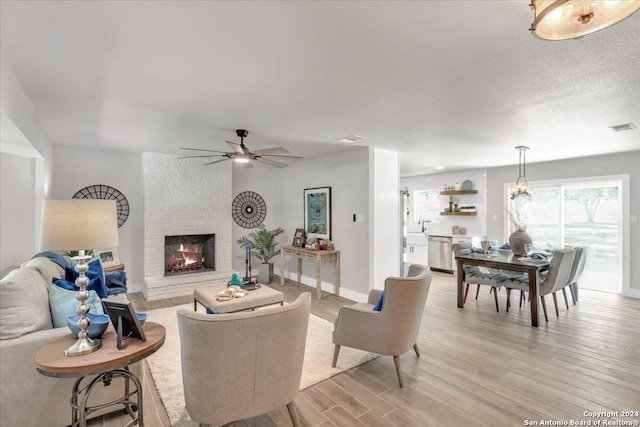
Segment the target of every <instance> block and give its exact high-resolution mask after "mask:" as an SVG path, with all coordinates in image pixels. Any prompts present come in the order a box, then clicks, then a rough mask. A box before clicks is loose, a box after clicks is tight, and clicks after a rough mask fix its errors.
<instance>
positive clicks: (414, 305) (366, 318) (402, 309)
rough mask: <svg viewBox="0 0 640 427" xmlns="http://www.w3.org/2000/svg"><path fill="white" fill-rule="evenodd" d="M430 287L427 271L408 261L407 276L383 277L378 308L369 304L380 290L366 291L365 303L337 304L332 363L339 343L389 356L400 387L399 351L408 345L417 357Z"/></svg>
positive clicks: (378, 294) (335, 361)
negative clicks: (380, 304) (376, 309)
mask: <svg viewBox="0 0 640 427" xmlns="http://www.w3.org/2000/svg"><path fill="white" fill-rule="evenodd" d="M430 287H431V271H430V270H428V268H427V267H424V266H420V265H415V264H412V265H411V266H409V271H408V273H407V277H387V279H386V280H385V281H384V302H383V304H382V307H381V309H380V311H374V310H373V308H374V306H375V305H376V303H378V302H379V300H380V295H381V294H382V292H383V291H382V290H379V289H374V290H371V291H370V292H369V299H368V301H367V303H358V304H355V305H351V306H345V307H340V310H339V311H338V318H337V319H336V321H335V323H334V331H333V343H334V344H335V348H334V352H333V364H332V365H331V366H333V367H334V368H335V366H336V364H337V362H338V355H339V353H340V346H343V345H344V346H347V347H351V348H357V349H359V350H364V351H370V352H372V353H378V354H383V355H387V356H393V361H394V362H395V366H396V374H397V376H398V383H399V384H400V387H403V386H404V381H403V379H402V370H401V368H400V355H402V354H404V353H406V352H407V351H409V350H410V349H411V348H412V347H413V350H414V351H415V353H416V356H417V357H420V350H419V349H418V343H417V339H418V332H419V330H420V323H421V321H422V314H423V312H424V307H425V303H426V301H427V295H429V288H430Z"/></svg>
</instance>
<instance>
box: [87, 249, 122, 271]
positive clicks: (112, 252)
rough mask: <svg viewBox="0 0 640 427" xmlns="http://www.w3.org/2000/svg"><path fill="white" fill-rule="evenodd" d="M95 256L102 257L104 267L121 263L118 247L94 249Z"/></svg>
mask: <svg viewBox="0 0 640 427" xmlns="http://www.w3.org/2000/svg"><path fill="white" fill-rule="evenodd" d="M93 252H94V256H96V257H98V258H100V262H101V263H102V267H113V266H115V265H119V264H120V258H119V257H118V248H106V249H94V250H93Z"/></svg>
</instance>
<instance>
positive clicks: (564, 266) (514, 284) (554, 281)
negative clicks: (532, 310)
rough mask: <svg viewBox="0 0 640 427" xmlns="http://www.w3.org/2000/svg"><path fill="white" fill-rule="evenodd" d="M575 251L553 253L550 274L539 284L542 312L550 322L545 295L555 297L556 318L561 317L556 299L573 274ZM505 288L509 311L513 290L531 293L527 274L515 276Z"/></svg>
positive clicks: (505, 282) (565, 250) (564, 250)
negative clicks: (558, 292) (557, 293)
mask: <svg viewBox="0 0 640 427" xmlns="http://www.w3.org/2000/svg"><path fill="white" fill-rule="evenodd" d="M575 253H576V252H575V250H573V249H569V248H565V249H558V250H557V251H555V252H554V253H553V258H552V259H551V263H550V264H549V273H548V274H546V275H545V276H544V278H542V279H540V280H539V282H538V285H539V290H540V291H539V293H538V295H540V302H542V310H543V311H544V320H545V321H547V322H548V321H549V318H548V317H547V305H546V303H545V299H544V297H545V295H548V294H552V295H553V304H554V305H555V309H556V316H560V313H559V312H558V299H557V298H556V292H557V291H559V290H561V289H563V288H564V287H565V286H567V285H568V284H569V278H570V277H569V276H570V274H571V266H572V264H573V259H574V257H575ZM504 286H505V288H507V310H508V307H509V305H510V296H511V289H519V290H521V291H527V292H528V291H529V277H528V275H527V274H521V275H519V276H514V277H512V278H511V279H508V280H505V281H504Z"/></svg>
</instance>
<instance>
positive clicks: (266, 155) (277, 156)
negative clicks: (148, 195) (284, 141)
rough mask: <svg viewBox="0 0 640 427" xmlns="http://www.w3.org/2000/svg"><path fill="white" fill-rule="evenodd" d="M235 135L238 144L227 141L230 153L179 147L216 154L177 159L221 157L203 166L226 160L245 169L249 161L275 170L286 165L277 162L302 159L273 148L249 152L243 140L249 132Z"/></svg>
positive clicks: (245, 131) (249, 163) (241, 130)
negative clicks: (230, 149)
mask: <svg viewBox="0 0 640 427" xmlns="http://www.w3.org/2000/svg"><path fill="white" fill-rule="evenodd" d="M236 135H238V136H239V137H240V144H238V143H237V142H231V141H227V144H229V146H230V147H231V148H232V149H233V151H231V152H226V151H217V150H205V149H203V148H185V147H180V149H181V150H191V151H206V152H208V153H217V154H203V155H198V156H183V157H178V158H179V159H193V158H198V157H222V159H220V160H214V161H213V162H209V163H205V165H214V164H216V163H220V162H224V161H226V160H232V159H233V160H234V161H236V162H238V163H242V165H243V166H244V167H245V168H251V167H253V165H252V164H251V161H256V162H258V163H264V164H266V165H269V166H275V167H277V168H280V169H282V168H286V167H287V165H286V164H285V163H282V161H279V160H289V161H296V160H302V159H303V157H300V156H283V155H282V154H285V153H288V152H289V151H287V150H286V149H284V148H282V147H274V148H265V149H262V150H255V151H250V150H249V149H248V148H247V147H246V146H245V145H244V138H246V137H247V135H249V131H248V130H245V129H237V130H236Z"/></svg>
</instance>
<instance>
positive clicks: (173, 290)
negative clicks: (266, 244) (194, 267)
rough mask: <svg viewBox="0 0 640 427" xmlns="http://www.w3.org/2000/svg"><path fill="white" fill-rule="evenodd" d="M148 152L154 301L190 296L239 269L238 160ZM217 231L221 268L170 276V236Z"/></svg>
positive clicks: (148, 274)
mask: <svg viewBox="0 0 640 427" xmlns="http://www.w3.org/2000/svg"><path fill="white" fill-rule="evenodd" d="M203 163H205V162H203V161H202V159H176V156H171V155H166V154H158V153H143V154H142V167H143V182H144V191H143V194H144V204H143V206H144V279H145V285H146V289H144V290H143V291H144V294H145V297H146V298H147V299H148V300H154V299H162V298H169V297H174V296H178V295H189V294H191V293H192V292H193V289H194V288H195V287H197V286H202V285H205V284H207V283H211V282H225V283H226V281H228V280H229V278H230V277H231V274H232V273H233V271H232V267H231V259H232V255H231V252H232V245H233V241H232V235H231V229H232V221H233V220H232V218H231V200H232V197H231V195H232V188H231V177H232V169H231V168H232V164H231V162H222V163H219V164H216V165H208V166H204V164H203ZM211 233H213V234H215V235H216V271H213V272H203V273H192V274H184V275H178V276H170V277H164V236H175V235H181V234H211Z"/></svg>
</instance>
